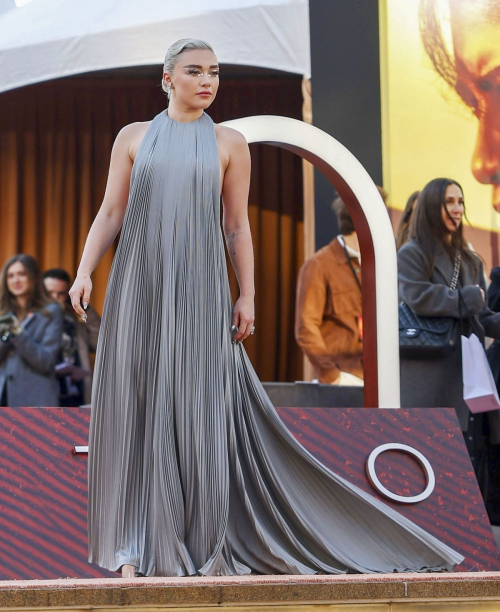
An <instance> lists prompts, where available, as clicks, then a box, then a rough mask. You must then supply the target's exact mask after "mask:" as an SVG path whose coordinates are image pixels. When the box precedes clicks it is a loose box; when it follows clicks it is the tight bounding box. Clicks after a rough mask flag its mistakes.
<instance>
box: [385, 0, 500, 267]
mask: <svg viewBox="0 0 500 612" xmlns="http://www.w3.org/2000/svg"><path fill="white" fill-rule="evenodd" d="M380 13H381V14H380V23H381V66H382V70H381V73H382V107H383V120H382V127H383V161H384V186H385V187H386V189H387V190H388V191H389V193H390V194H391V205H392V206H393V207H394V208H396V209H399V210H402V209H403V208H404V206H405V204H406V201H407V200H408V198H409V196H410V194H411V193H412V192H414V191H416V190H419V189H422V187H423V186H424V185H425V184H426V183H427V182H428V181H429V180H431V179H433V178H437V177H448V178H452V179H454V180H456V181H458V183H460V184H461V185H462V187H463V192H464V196H465V205H466V214H467V217H468V219H469V221H470V224H471V225H472V226H473V227H474V228H475V231H470V230H469V231H468V232H467V236H468V238H469V240H471V242H473V246H474V247H475V248H476V249H477V250H478V251H479V252H480V253H481V254H482V255H483V256H484V257H485V259H486V260H487V263H489V264H494V265H498V263H499V262H498V232H500V0H380ZM396 217H398V215H396ZM495 260H496V261H495Z"/></svg>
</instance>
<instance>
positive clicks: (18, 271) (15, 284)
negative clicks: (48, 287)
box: [6, 261, 31, 298]
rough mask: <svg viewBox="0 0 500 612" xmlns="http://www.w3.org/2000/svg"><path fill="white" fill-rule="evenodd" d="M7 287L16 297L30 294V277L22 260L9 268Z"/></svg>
mask: <svg viewBox="0 0 500 612" xmlns="http://www.w3.org/2000/svg"><path fill="white" fill-rule="evenodd" d="M6 276H7V289H8V290H9V291H10V293H11V294H12V295H13V296H14V297H15V298H19V297H27V296H28V295H29V294H30V291H31V287H30V279H29V276H28V273H27V272H26V268H25V267H24V266H23V264H22V263H21V262H20V261H16V263H13V264H12V265H11V266H10V267H9V269H8V270H7V275H6Z"/></svg>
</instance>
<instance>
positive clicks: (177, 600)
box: [0, 572, 500, 612]
mask: <svg viewBox="0 0 500 612" xmlns="http://www.w3.org/2000/svg"><path fill="white" fill-rule="evenodd" d="M219 606H224V608H227V609H229V610H237V611H238V612H245V611H247V612H249V611H250V610H255V609H258V610H259V611H260V612H264V610H265V609H266V608H269V610H270V611H271V610H272V611H273V612H278V610H279V609H281V610H283V612H286V611H288V612H298V611H299V609H300V610H301V611H302V610H303V611H304V612H313V611H314V612H337V611H339V612H451V611H452V610H453V612H457V611H459V612H498V611H499V610H500V572H474V573H463V572H460V573H458V572H457V573H422V574H414V573H411V574H404V573H401V574H396V573H395V574H353V575H342V576H325V575H319V576H318V575H315V576H260V575H259V576H257V575H255V576H231V577H192V578H135V579H122V578H116V579H109V578H100V579H72V578H66V579H59V580H13V581H1V582H0V610H21V609H24V610H37V611H41V610H55V609H63V610H72V609H73V610H74V609H80V610H84V609H85V610H98V609H100V608H102V609H106V610H110V609H114V610H119V609H123V608H127V609H128V610H130V611H134V610H136V611H140V610H145V609H152V608H155V609H156V610H160V609H167V608H168V609H169V610H170V611H172V609H176V608H178V609H179V610H181V609H182V610H183V611H184V612H185V611H186V609H190V608H192V609H193V610H194V609H196V610H197V612H200V611H202V610H204V609H205V610H209V609H211V610H213V608H214V607H219ZM277 609H278V610H277Z"/></svg>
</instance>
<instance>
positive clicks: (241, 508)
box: [88, 111, 462, 576]
mask: <svg viewBox="0 0 500 612" xmlns="http://www.w3.org/2000/svg"><path fill="white" fill-rule="evenodd" d="M219 173H220V167H219V157H218V151H217V142H216V138H215V130H214V124H213V122H212V120H211V119H210V117H209V116H208V115H206V114H203V115H202V117H201V118H199V119H197V120H196V121H193V122H191V123H180V122H177V121H174V120H172V119H170V118H169V117H168V114H167V112H166V111H164V112H161V113H160V114H159V115H157V116H156V117H155V119H154V120H153V122H152V123H151V125H150V127H149V129H148V131H147V133H146V135H145V137H144V140H143V142H142V144H141V146H140V149H139V151H138V153H137V157H136V159H135V163H134V166H133V170H132V176H131V181H130V196H129V201H128V207H127V212H126V215H125V219H124V224H123V228H122V233H121V238H120V243H119V246H118V250H117V252H116V255H115V258H114V261H113V266H112V269H111V274H110V278H109V283H108V288H107V294H106V303H105V307H104V315H103V320H102V325H101V332H100V337H99V347H98V351H97V359H96V368H95V377H94V386H93V394H92V418H91V428H90V439H89V445H90V448H89V505H88V526H89V560H90V561H91V562H93V563H97V564H98V565H100V566H102V567H104V568H107V569H109V570H118V569H119V568H120V566H121V565H123V564H126V563H127V564H132V565H135V566H136V567H137V568H138V570H139V571H140V572H141V573H143V574H145V575H148V576H190V575H195V574H204V575H209V576H214V575H230V574H246V573H249V572H258V573H264V574H312V573H316V572H327V573H333V574H335V573H343V572H346V571H354V572H392V571H394V570H398V571H405V570H415V571H419V570H422V569H429V568H432V569H451V568H452V567H453V566H454V565H455V564H457V563H459V562H460V561H461V560H462V557H461V556H460V555H459V554H458V553H456V552H455V551H453V550H452V549H450V548H449V547H448V546H446V545H444V544H443V543H441V542H440V541H439V540H437V539H436V538H434V537H433V536H431V535H430V534H428V533H427V532H425V531H424V530H422V529H421V528H420V527H418V526H417V525H415V524H414V523H412V522H411V521H409V520H408V519H406V518H404V517H403V516H401V515H400V514H398V513H397V512H395V511H394V510H392V509H391V508H389V507H387V506H386V505H385V504H383V503H381V502H380V501H378V500H376V499H375V498H373V497H372V496H370V495H368V494H367V493H365V492H363V491H361V490H360V489H359V488H357V487H355V486H353V485H351V484H350V483H349V482H347V481H346V480H344V479H342V478H340V477H339V476H337V475H336V474H334V473H332V472H331V471H330V470H328V469H327V468H326V467H324V466H323V465H322V464H321V463H319V462H318V460H317V459H315V458H314V457H313V456H312V455H311V454H310V453H309V452H308V451H307V450H305V449H304V448H303V447H302V446H301V445H300V444H299V442H297V441H296V440H295V438H294V437H293V436H292V435H291V433H290V432H289V431H288V430H287V429H286V428H285V426H284V425H283V423H282V422H281V420H280V418H279V416H278V415H277V413H276V410H275V409H274V407H273V406H272V404H271V402H270V400H269V399H268V397H267V396H266V393H265V392H264V390H263V388H262V386H261V383H260V382H259V380H258V378H257V376H256V374H255V372H254V370H253V368H252V365H251V363H250V361H249V360H248V357H247V355H246V353H245V349H244V348H243V346H242V345H233V344H232V342H231V333H230V326H231V319H232V303H231V296H230V291H229V284H228V279H227V270H226V263H225V256H224V246H223V240H222V234H221V230H220V198H219V190H220V175H219Z"/></svg>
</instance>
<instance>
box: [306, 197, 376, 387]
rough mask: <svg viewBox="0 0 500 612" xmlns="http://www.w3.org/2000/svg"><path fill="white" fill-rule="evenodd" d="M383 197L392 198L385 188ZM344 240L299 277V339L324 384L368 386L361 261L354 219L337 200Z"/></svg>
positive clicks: (310, 263) (333, 244)
mask: <svg viewBox="0 0 500 612" xmlns="http://www.w3.org/2000/svg"><path fill="white" fill-rule="evenodd" d="M379 191H380V193H381V195H382V197H383V198H384V201H385V198H386V197H387V194H386V193H385V192H384V191H383V190H382V189H381V188H379ZM332 206H333V209H334V211H335V212H336V214H337V217H338V221H339V229H340V234H339V236H337V237H336V238H334V240H332V242H330V244H328V245H327V246H325V247H323V248H322V249H320V250H319V251H317V252H316V253H315V254H314V255H313V256H312V257H311V258H310V259H308V260H307V261H306V262H305V263H304V265H303V266H302V268H301V269H300V272H299V277H298V281H297V304H296V309H295V337H296V339H297V342H298V344H299V346H300V348H301V349H302V350H303V351H304V353H305V354H306V355H307V357H308V358H309V360H310V361H311V363H312V365H313V367H314V375H315V377H316V378H317V379H318V380H319V382H322V383H333V384H347V385H361V384H363V381H362V379H363V342H362V340H363V320H362V308H361V265H360V264H361V257H360V253H359V243H358V237H357V235H356V232H355V231H354V225H353V223H352V220H351V217H350V215H349V213H348V211H347V208H346V206H345V204H344V202H343V201H342V200H341V199H340V198H337V199H336V200H335V201H334V202H333V205H332Z"/></svg>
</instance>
